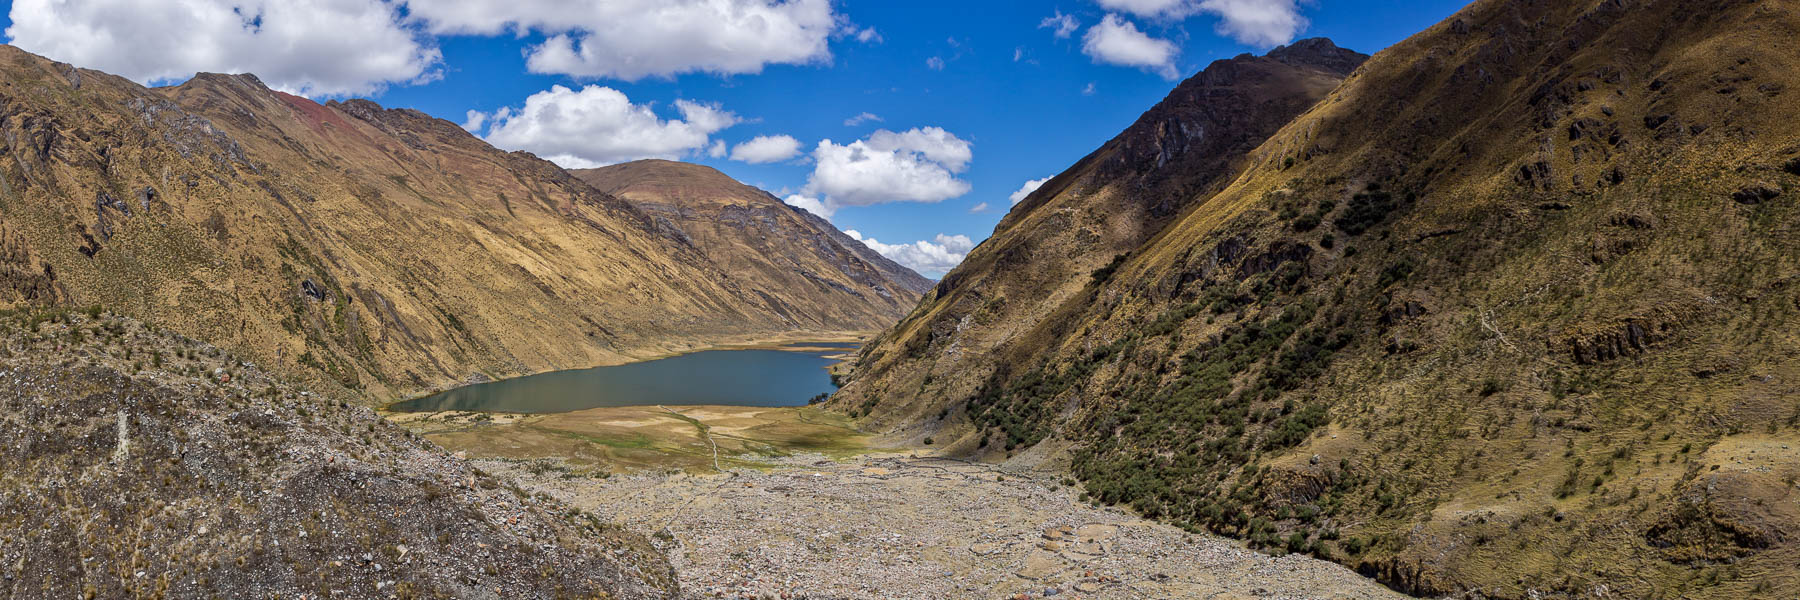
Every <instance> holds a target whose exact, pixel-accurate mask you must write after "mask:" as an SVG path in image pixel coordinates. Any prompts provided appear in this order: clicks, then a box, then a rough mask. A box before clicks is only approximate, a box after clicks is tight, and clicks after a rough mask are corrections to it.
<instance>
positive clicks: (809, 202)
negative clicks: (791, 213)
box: [782, 194, 837, 220]
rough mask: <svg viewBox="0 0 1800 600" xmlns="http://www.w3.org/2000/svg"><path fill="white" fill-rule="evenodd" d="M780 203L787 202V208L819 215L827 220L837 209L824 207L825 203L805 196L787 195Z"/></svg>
mask: <svg viewBox="0 0 1800 600" xmlns="http://www.w3.org/2000/svg"><path fill="white" fill-rule="evenodd" d="M782 201H783V202H787V203H788V205H789V206H793V207H795V208H800V209H804V210H805V211H806V212H809V213H812V214H815V215H819V216H820V217H824V218H825V219H827V220H829V219H831V215H834V214H837V209H836V208H832V207H830V206H826V205H825V201H823V200H820V199H818V198H816V197H813V196H807V195H805V194H789V195H788V197H787V198H784V199H782Z"/></svg>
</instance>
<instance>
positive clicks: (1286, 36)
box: [1200, 0, 1307, 48]
mask: <svg viewBox="0 0 1800 600" xmlns="http://www.w3.org/2000/svg"><path fill="white" fill-rule="evenodd" d="M1200 10H1202V11H1204V12H1207V13H1211V14H1214V15H1218V17H1219V24H1218V26H1217V29H1218V31H1219V33H1220V34H1223V35H1227V36H1231V38H1232V39H1234V40H1237V41H1239V42H1242V43H1244V44H1247V45H1251V46H1260V47H1264V48H1267V47H1272V46H1279V45H1282V44H1286V43H1288V42H1291V41H1294V37H1295V36H1298V35H1300V32H1301V31H1304V30H1305V29H1306V25H1307V21H1306V17H1303V16H1300V6H1299V3H1298V0H1204V1H1203V2H1201V3H1200Z"/></svg>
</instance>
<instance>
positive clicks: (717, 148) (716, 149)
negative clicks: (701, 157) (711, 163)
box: [706, 140, 727, 158]
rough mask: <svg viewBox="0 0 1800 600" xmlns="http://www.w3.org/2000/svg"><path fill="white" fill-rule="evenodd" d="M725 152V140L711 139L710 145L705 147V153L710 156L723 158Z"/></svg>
mask: <svg viewBox="0 0 1800 600" xmlns="http://www.w3.org/2000/svg"><path fill="white" fill-rule="evenodd" d="M726 152H727V151H726V149H725V140H713V143H712V145H711V146H708V147H707V148H706V155H707V156H709V157H712V158H725V154H726Z"/></svg>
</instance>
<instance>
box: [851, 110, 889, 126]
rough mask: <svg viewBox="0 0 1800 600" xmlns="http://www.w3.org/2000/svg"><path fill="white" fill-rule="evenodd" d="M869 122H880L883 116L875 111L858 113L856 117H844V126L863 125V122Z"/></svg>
mask: <svg viewBox="0 0 1800 600" xmlns="http://www.w3.org/2000/svg"><path fill="white" fill-rule="evenodd" d="M868 122H875V123H880V122H881V117H879V116H877V115H876V114H875V113H863V114H860V115H856V116H854V117H850V118H848V119H844V126H845V127H855V126H857V125H861V124H863V123H868Z"/></svg>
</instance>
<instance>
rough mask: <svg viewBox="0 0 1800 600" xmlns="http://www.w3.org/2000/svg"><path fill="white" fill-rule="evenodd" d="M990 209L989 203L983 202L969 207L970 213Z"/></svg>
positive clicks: (979, 212)
mask: <svg viewBox="0 0 1800 600" xmlns="http://www.w3.org/2000/svg"><path fill="white" fill-rule="evenodd" d="M987 211H988V203H986V202H983V203H980V204H977V205H975V206H973V207H970V208H969V214H972V215H973V214H981V213H984V212H987Z"/></svg>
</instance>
